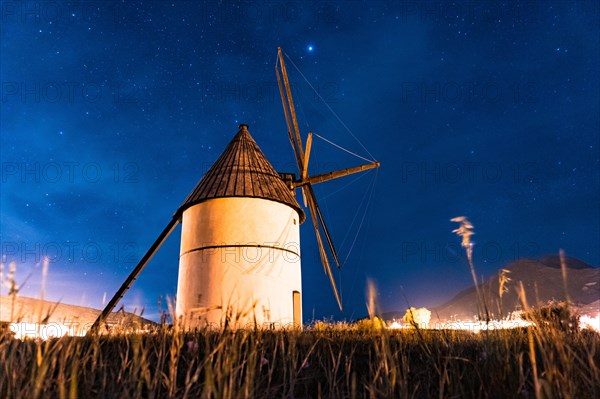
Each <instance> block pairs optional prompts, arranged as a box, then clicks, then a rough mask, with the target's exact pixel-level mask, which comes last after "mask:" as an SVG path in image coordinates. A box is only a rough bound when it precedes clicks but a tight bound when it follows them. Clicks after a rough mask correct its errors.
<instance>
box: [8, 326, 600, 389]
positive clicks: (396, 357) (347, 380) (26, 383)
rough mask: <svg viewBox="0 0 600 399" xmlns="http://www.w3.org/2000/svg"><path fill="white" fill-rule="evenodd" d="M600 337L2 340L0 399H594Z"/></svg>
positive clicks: (161, 335) (260, 335)
mask: <svg viewBox="0 0 600 399" xmlns="http://www.w3.org/2000/svg"><path fill="white" fill-rule="evenodd" d="M599 344H600V335H598V334H597V333H595V332H591V331H564V330H562V329H560V328H555V327H549V326H548V327H543V328H540V327H535V326H534V327H530V328H523V329H513V330H498V331H487V332H485V331H483V332H481V333H479V334H473V333H471V332H466V331H444V330H421V329H418V330H415V329H413V330H401V331H390V330H377V329H369V328H366V329H365V328H363V329H357V328H356V327H355V326H351V325H325V324H323V323H320V324H319V325H318V328H313V329H307V330H304V331H260V330H257V331H247V330H244V331H241V330H240V331H230V330H223V331H208V330H205V331H195V332H179V331H176V328H175V329H174V328H167V327H162V328H159V329H157V330H156V331H154V332H151V333H145V334H136V333H130V334H125V333H120V334H116V333H115V334H111V335H100V336H94V337H85V338H81V337H63V338H59V339H52V340H48V341H41V340H30V339H27V340H23V341H21V340H15V339H12V338H10V337H9V336H8V335H7V334H5V335H4V336H3V337H2V338H0V365H1V366H0V397H2V398H94V397H102V398H139V397H143V398H171V397H178V398H179V397H181V398H186V397H203V398H211V397H215V398H251V397H256V398H279V397H285V398H292V397H294V398H305V397H312V398H317V397H329V398H363V397H368V398H369V397H370V398H392V397H394V398H411V397H415V398H434V397H435V398H453V397H454V398H481V397H491V398H497V397H498V398H500V397H505V398H519V397H521V398H535V397H538V398H550V397H555V398H592V397H598V395H599V394H600V392H599V387H600V369H599V368H598V364H599V362H600V345H599Z"/></svg>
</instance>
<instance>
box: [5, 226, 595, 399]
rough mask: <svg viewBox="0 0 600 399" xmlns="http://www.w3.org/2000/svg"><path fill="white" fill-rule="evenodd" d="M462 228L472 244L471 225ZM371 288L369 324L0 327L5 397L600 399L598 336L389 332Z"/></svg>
mask: <svg viewBox="0 0 600 399" xmlns="http://www.w3.org/2000/svg"><path fill="white" fill-rule="evenodd" d="M457 221H458V220H457ZM465 221H466V218H465V219H464V220H461V221H459V222H464V223H468V221H466V222H465ZM469 226H470V228H469V229H466V227H469ZM465 229H466V234H463V240H465V236H466V241H467V244H469V242H468V238H469V237H470V235H472V225H470V223H468V226H467V225H465ZM471 248H472V245H466V246H465V249H466V251H467V255H468V260H469V266H470V269H471V274H472V276H473V280H474V282H475V284H477V279H476V275H475V269H474V265H473V260H472V256H471V253H470V251H469V249H471ZM563 269H564V268H563ZM565 279H566V277H565ZM368 292H369V294H368V298H367V299H368V306H367V307H368V309H369V313H370V318H369V319H367V320H364V321H361V322H359V323H356V324H347V323H335V324H334V323H326V322H317V323H314V324H313V325H312V326H311V327H310V328H308V329H306V330H304V331H302V330H297V329H295V330H294V329H293V330H280V331H266V330H258V329H256V330H231V329H227V328H225V329H221V330H209V329H200V330H195V331H183V330H181V329H180V328H179V326H178V325H175V326H167V325H162V326H160V327H157V328H156V329H155V330H153V331H150V332H147V333H143V334H142V333H135V332H127V331H120V332H119V331H117V332H112V333H110V334H105V335H92V336H88V337H63V338H58V339H52V340H48V341H41V340H32V339H26V340H23V341H21V340H15V339H13V338H12V336H11V335H10V334H8V333H7V331H6V330H5V331H4V332H2V330H1V329H0V397H1V398H19V399H20V398H61V399H62V398H194V397H202V398H254V397H256V398H279V397H282V398H309V397H310V398H320V397H324V398H435V397H437V398H536V399H540V398H592V397H600V368H599V366H598V365H599V363H600V335H599V334H598V333H596V332H593V331H587V330H579V329H576V328H575V329H573V328H561V324H560V323H548V322H547V320H544V319H543V314H542V313H535V312H531V313H530V317H531V318H533V321H534V322H535V324H534V325H533V326H530V327H527V328H519V329H513V330H491V331H490V330H486V331H482V332H480V333H479V334H474V333H472V332H468V331H457V330H426V329H421V328H419V327H418V326H417V325H415V328H413V329H409V330H406V329H404V330H388V329H386V328H383V323H382V322H381V320H380V319H379V318H377V317H376V316H375V314H376V307H377V304H376V294H375V292H376V290H375V288H374V286H373V285H370V288H369V290H368ZM501 293H502V289H501ZM521 293H522V301H523V304H524V308H525V309H526V310H528V307H527V299H526V298H525V295H524V290H523V289H522V290H521ZM478 297H479V298H480V300H482V296H481V295H478ZM568 305H569V304H568V302H567V310H568ZM480 309H482V310H484V311H485V310H486V309H487V307H486V304H485V303H481V304H480Z"/></svg>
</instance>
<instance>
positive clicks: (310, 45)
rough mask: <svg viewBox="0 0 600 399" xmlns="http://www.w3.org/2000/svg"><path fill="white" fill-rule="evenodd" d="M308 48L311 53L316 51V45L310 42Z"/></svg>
mask: <svg viewBox="0 0 600 399" xmlns="http://www.w3.org/2000/svg"><path fill="white" fill-rule="evenodd" d="M306 49H307V50H308V52H309V53H312V52H313V51H315V46H313V45H312V44H309V45H308V46H307V47H306Z"/></svg>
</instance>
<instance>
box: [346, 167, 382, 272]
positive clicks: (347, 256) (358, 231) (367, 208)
mask: <svg viewBox="0 0 600 399" xmlns="http://www.w3.org/2000/svg"><path fill="white" fill-rule="evenodd" d="M377 175H378V171H377V170H376V171H375V177H374V178H373V182H372V184H371V188H370V190H369V191H368V193H369V198H368V199H367V204H366V205H365V212H364V213H363V216H362V219H361V221H360V224H359V226H358V230H357V231H356V235H355V236H354V240H352V245H350V249H349V250H348V254H347V255H346V258H345V259H344V261H343V262H342V266H343V265H345V264H346V262H347V261H348V258H349V257H350V254H351V253H352V250H353V249H354V245H355V244H356V240H357V239H358V235H359V234H360V231H361V229H362V227H363V224H364V223H365V218H366V216H367V213H368V210H369V205H370V204H371V199H372V198H373V192H374V191H375V181H376V180H377ZM363 201H364V197H363ZM361 205H362V201H361ZM359 209H360V206H359Z"/></svg>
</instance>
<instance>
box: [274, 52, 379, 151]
mask: <svg viewBox="0 0 600 399" xmlns="http://www.w3.org/2000/svg"><path fill="white" fill-rule="evenodd" d="M283 54H285V56H286V57H287V59H288V60H289V61H290V62H291V63H292V65H293V66H294V68H295V69H296V71H298V73H299V74H300V76H302V78H303V79H304V81H305V82H306V83H307V84H308V85H309V86H310V88H311V89H312V90H313V91H314V92H315V94H316V95H317V97H319V99H320V100H321V101H323V104H325V106H326V107H327V108H328V109H329V111H331V113H332V114H333V116H335V118H336V119H337V120H338V122H340V124H341V125H342V126H343V127H344V129H346V130H347V131H348V133H350V135H351V136H352V137H353V138H354V140H356V142H357V143H358V144H360V146H361V147H362V148H363V150H365V151H366V152H367V154H369V156H370V157H371V160H369V162H373V159H375V157H374V156H373V154H371V153H370V152H369V150H367V147H365V146H364V145H363V143H362V142H361V141H360V140H359V139H358V137H356V136H355V135H354V133H352V130H350V128H349V127H348V126H347V125H346V124H345V123H344V121H342V119H341V118H340V117H339V116H338V114H336V113H335V111H334V110H333V109H332V108H331V107H330V106H329V104H327V101H325V100H324V99H323V97H321V94H319V92H318V91H317V90H316V89H315V88H314V86H313V85H312V84H311V83H310V81H309V80H308V79H307V78H306V76H304V74H303V73H302V71H301V70H300V69H299V68H298V67H297V66H296V64H295V63H294V61H293V60H292V59H291V57H290V56H289V55H287V53H286V52H285V51H284V52H283Z"/></svg>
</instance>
